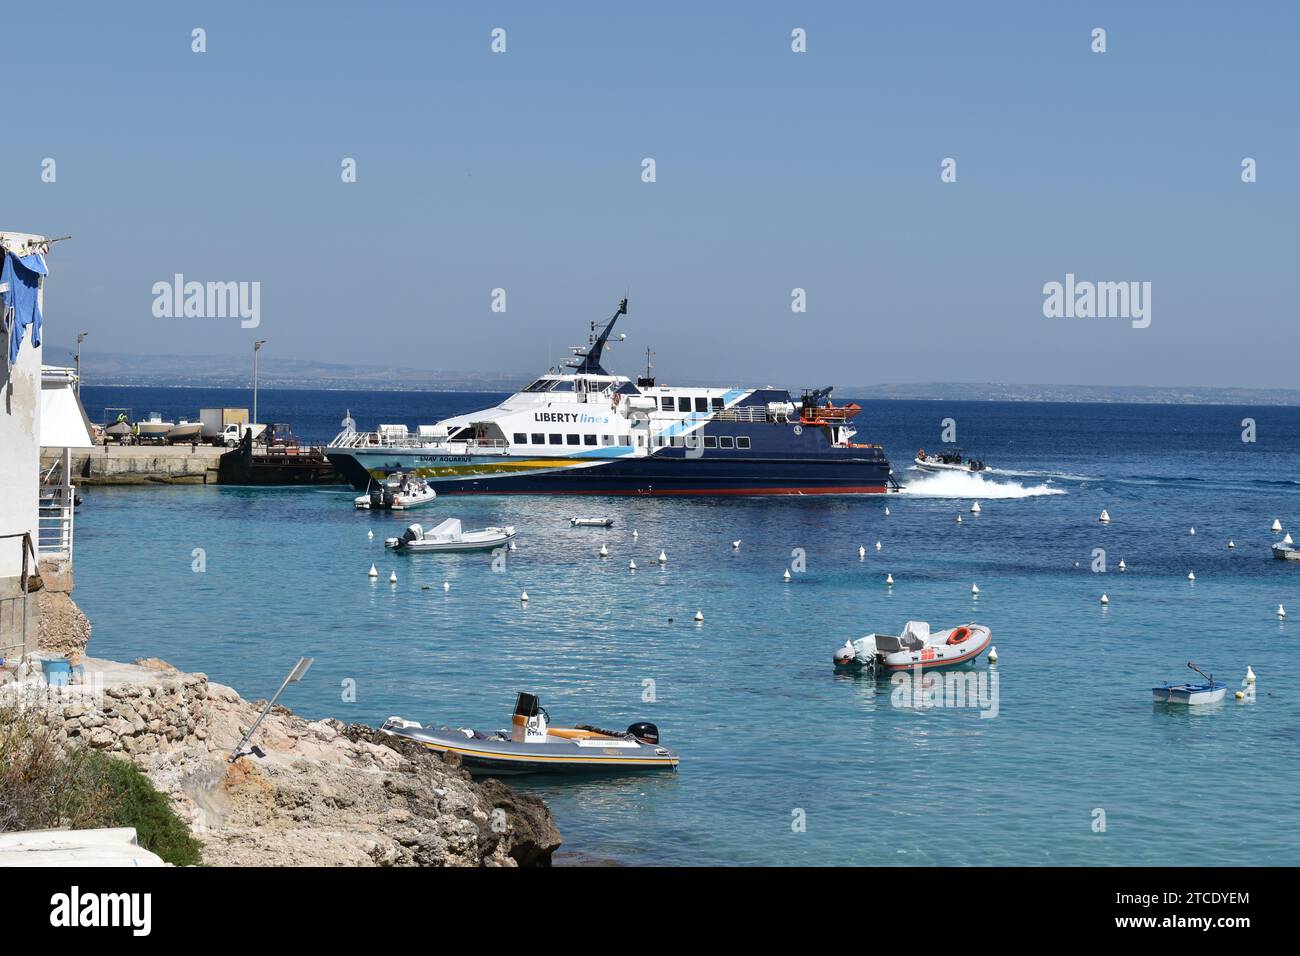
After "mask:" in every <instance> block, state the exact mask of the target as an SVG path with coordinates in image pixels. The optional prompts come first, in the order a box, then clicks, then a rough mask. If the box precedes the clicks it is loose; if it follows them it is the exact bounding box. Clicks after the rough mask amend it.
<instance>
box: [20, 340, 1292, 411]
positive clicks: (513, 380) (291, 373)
mask: <svg viewBox="0 0 1300 956" xmlns="http://www.w3.org/2000/svg"><path fill="white" fill-rule="evenodd" d="M72 355H73V352H72V349H71V348H68V347H66V346H55V345H47V346H46V347H45V362H46V364H49V365H69V366H70V365H72V364H73V359H72ZM82 372H83V374H84V381H85V382H87V383H88V384H93V385H130V386H143V387H150V388H247V387H249V385H250V384H251V382H252V368H251V358H250V357H246V356H232V355H128V354H125V353H112V352H109V353H105V352H87V353H84V354H83V355H82ZM534 377H535V375H533V374H530V373H528V372H525V371H517V372H473V371H466V370H464V369H456V370H447V369H421V368H408V367H405V366H400V365H353V364H349V363H342V362H315V361H309V360H301V359H286V358H279V357H271V356H265V357H263V358H262V360H261V362H260V363H259V365H258V384H259V385H261V386H262V387H263V388H316V389H338V390H358V391H419V392H510V391H514V390H516V389H518V388H520V387H521V386H523V385H524V384H526V383H527V382H529V381H531V380H532V379H533V378H534ZM673 384H678V385H686V384H695V385H734V384H736V383H735V382H733V381H726V382H724V381H721V380H718V381H698V382H689V383H688V382H685V381H681V382H677V381H675V382H674V383H673ZM791 391H792V392H793V393H794V394H796V395H797V394H798V388H797V387H795V388H792V389H791ZM835 394H836V396H839V397H840V398H842V399H847V398H856V399H881V400H891V399H892V400H899V401H948V402H959V401H960V402H989V401H992V402H1083V403H1110V404H1136V405H1300V389H1291V388H1220V387H1214V386H1205V385H1191V386H1158V385H1020V384H1014V383H994V382H903V383H894V384H889V383H886V384H875V385H836V386H835Z"/></svg>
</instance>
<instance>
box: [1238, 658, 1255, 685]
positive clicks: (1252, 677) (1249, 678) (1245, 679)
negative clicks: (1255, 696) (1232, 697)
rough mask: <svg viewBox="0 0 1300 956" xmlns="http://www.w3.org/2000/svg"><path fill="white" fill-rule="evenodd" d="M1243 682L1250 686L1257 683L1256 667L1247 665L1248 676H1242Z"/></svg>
mask: <svg viewBox="0 0 1300 956" xmlns="http://www.w3.org/2000/svg"><path fill="white" fill-rule="evenodd" d="M1241 683H1242V684H1243V685H1245V686H1246V687H1250V686H1252V685H1254V683H1255V669H1254V668H1253V667H1251V666H1250V665H1249V664H1247V665H1246V676H1245V677H1243V678H1242V680H1241Z"/></svg>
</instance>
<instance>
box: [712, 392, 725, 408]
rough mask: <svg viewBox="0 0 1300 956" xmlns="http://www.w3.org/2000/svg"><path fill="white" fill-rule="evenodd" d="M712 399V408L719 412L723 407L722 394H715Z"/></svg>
mask: <svg viewBox="0 0 1300 956" xmlns="http://www.w3.org/2000/svg"><path fill="white" fill-rule="evenodd" d="M712 401H713V410H714V411H715V412H720V411H722V409H723V403H722V396H720V395H719V396H715V397H714V398H713V399H712Z"/></svg>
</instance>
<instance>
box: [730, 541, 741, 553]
mask: <svg viewBox="0 0 1300 956" xmlns="http://www.w3.org/2000/svg"><path fill="white" fill-rule="evenodd" d="M731 550H732V551H739V550H740V539H739V538H737V539H736V540H735V541H733V542H731Z"/></svg>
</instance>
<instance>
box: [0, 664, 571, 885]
mask: <svg viewBox="0 0 1300 956" xmlns="http://www.w3.org/2000/svg"><path fill="white" fill-rule="evenodd" d="M0 681H2V682H0V696H11V695H12V696H19V695H21V696H24V697H25V698H26V699H28V700H29V701H30V702H31V704H29V705H32V706H38V707H40V708H41V712H42V713H43V715H44V720H45V722H46V723H47V724H48V725H49V726H50V728H51V730H52V731H54V735H55V737H56V739H58V741H59V742H60V744H61V745H63V746H66V747H77V746H88V747H93V748H95V749H98V750H101V751H105V752H107V753H110V754H113V755H115V756H119V757H121V758H122V759H127V760H131V761H132V762H133V763H134V764H135V765H136V766H137V767H139V768H140V769H141V770H142V771H143V772H144V773H145V774H146V775H147V776H148V777H149V779H150V781H151V782H152V783H153V784H154V786H155V787H157V788H158V789H159V790H160V791H161V792H162V793H164V794H165V795H166V796H167V797H168V799H169V801H170V803H171V805H172V807H173V809H174V810H175V811H176V812H177V814H178V815H179V816H180V817H181V819H182V820H184V821H186V822H187V823H188V824H189V826H190V829H191V831H192V832H193V834H194V836H195V838H196V839H198V840H199V841H200V842H201V843H202V844H203V860H204V863H205V864H208V865H214V866H547V865H549V864H550V862H551V856H552V854H553V853H554V852H555V850H556V849H557V848H558V847H559V845H560V842H561V840H560V833H559V830H558V829H557V828H556V825H555V821H554V818H553V817H552V816H551V814H550V811H549V810H548V809H547V807H546V805H545V804H544V803H543V802H542V801H541V800H540V799H539V798H537V797H532V796H527V795H523V794H518V793H516V792H515V791H513V790H512V789H510V788H509V787H507V786H506V785H504V784H502V783H500V782H499V781H495V780H487V781H476V780H474V779H472V778H471V777H470V775H469V774H468V773H467V772H465V771H464V770H462V769H461V768H460V767H458V766H454V765H451V764H448V763H444V762H443V760H442V759H441V758H440V757H439V756H437V755H435V754H433V753H431V752H429V751H427V750H424V749H423V748H420V747H418V746H416V745H414V744H412V743H411V742H409V741H405V740H399V739H397V738H391V737H389V736H388V735H386V734H382V733H380V732H378V731H377V730H375V729H374V728H372V727H368V726H365V725H362V724H344V723H343V722H342V721H338V720H334V719H325V720H317V721H308V720H305V719H303V718H301V717H298V716H296V715H295V714H293V712H292V711H290V710H287V709H286V708H283V707H279V706H277V707H275V708H273V709H272V711H271V713H270V714H268V715H267V717H266V719H265V720H264V721H263V722H262V725H261V727H259V729H258V733H257V736H256V738H255V740H254V743H255V744H256V745H257V746H258V748H259V749H260V750H261V751H262V753H263V754H264V756H260V757H255V756H245V757H241V758H239V759H238V760H236V761H235V762H234V763H230V762H228V759H227V758H228V755H229V754H230V753H231V751H232V750H233V749H234V747H235V746H236V745H237V744H238V742H239V740H240V738H241V737H242V736H243V734H244V733H245V731H246V730H247V729H248V728H249V727H250V726H251V725H252V723H253V721H254V720H255V719H256V717H257V713H258V711H259V710H260V708H261V706H262V702H256V701H247V700H244V699H243V698H242V697H240V696H239V694H238V693H237V692H236V691H235V690H234V689H232V688H230V687H226V686H225V685H223V684H217V683H215V682H211V681H209V680H208V678H207V676H206V675H204V674H201V673H195V674H188V673H183V672H181V671H179V670H176V669H175V668H173V667H171V666H170V665H168V664H166V663H165V662H163V661H158V660H144V661H138V662H136V663H135V664H122V663H118V662H114V661H102V660H96V659H86V660H85V661H84V662H83V663H82V674H81V676H80V679H79V681H78V682H76V683H73V684H71V685H69V686H68V687H67V688H49V687H47V686H46V685H45V683H44V681H43V680H42V679H41V677H40V675H39V674H38V673H35V672H34V669H33V668H31V667H25V668H24V667H20V668H19V669H17V670H16V671H13V672H7V673H6V675H5V677H4V678H0Z"/></svg>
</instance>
